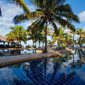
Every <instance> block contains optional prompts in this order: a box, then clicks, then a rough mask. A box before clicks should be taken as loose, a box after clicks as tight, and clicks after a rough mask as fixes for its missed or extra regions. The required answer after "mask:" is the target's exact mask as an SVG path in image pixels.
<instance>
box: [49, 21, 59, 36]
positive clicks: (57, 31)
mask: <svg viewBox="0 0 85 85" xmlns="http://www.w3.org/2000/svg"><path fill="white" fill-rule="evenodd" d="M51 23H52V25H53V27H54V30H55V33H56V36H58V35H59V30H58V28H57V26H56V24H55V23H54V22H51Z"/></svg>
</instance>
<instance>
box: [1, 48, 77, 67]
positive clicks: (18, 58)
mask: <svg viewBox="0 0 85 85" xmlns="http://www.w3.org/2000/svg"><path fill="white" fill-rule="evenodd" d="M54 49H55V48H51V49H48V51H49V53H41V54H22V55H14V56H1V57H0V67H3V66H7V65H10V64H15V63H19V62H25V61H29V60H34V59H41V58H47V57H56V56H58V57H61V55H62V53H59V51H55V50H54ZM61 52H64V53H75V51H73V50H71V49H67V50H62V51H61Z"/></svg>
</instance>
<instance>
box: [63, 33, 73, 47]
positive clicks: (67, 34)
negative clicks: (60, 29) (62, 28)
mask: <svg viewBox="0 0 85 85" xmlns="http://www.w3.org/2000/svg"><path fill="white" fill-rule="evenodd" d="M64 38H65V42H66V45H67V46H69V45H71V44H72V43H73V40H72V39H71V38H72V36H71V35H70V34H69V33H65V36H64Z"/></svg>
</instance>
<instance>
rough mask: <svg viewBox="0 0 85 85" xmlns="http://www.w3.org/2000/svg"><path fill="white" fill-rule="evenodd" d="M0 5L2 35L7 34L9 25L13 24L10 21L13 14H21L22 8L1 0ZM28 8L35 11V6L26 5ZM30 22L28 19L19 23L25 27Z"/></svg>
mask: <svg viewBox="0 0 85 85" xmlns="http://www.w3.org/2000/svg"><path fill="white" fill-rule="evenodd" d="M0 7H1V11H2V17H0V34H2V35H3V33H4V34H7V33H8V32H10V30H9V27H10V26H14V24H13V23H12V21H13V18H14V16H16V15H20V14H22V13H23V9H21V8H20V7H19V6H16V5H15V4H10V3H6V2H5V1H2V0H0ZM28 8H29V10H30V11H31V12H32V11H35V9H36V6H34V5H30V6H29V5H28ZM30 24H31V23H30V22H29V21H28V22H24V23H23V22H22V23H21V24H19V25H21V26H23V27H24V28H25V29H26V28H27V26H29V25H30Z"/></svg>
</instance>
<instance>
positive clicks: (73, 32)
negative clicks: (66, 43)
mask: <svg viewBox="0 0 85 85" xmlns="http://www.w3.org/2000/svg"><path fill="white" fill-rule="evenodd" d="M70 33H72V34H73V48H74V36H75V34H77V30H76V29H75V31H70Z"/></svg>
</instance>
